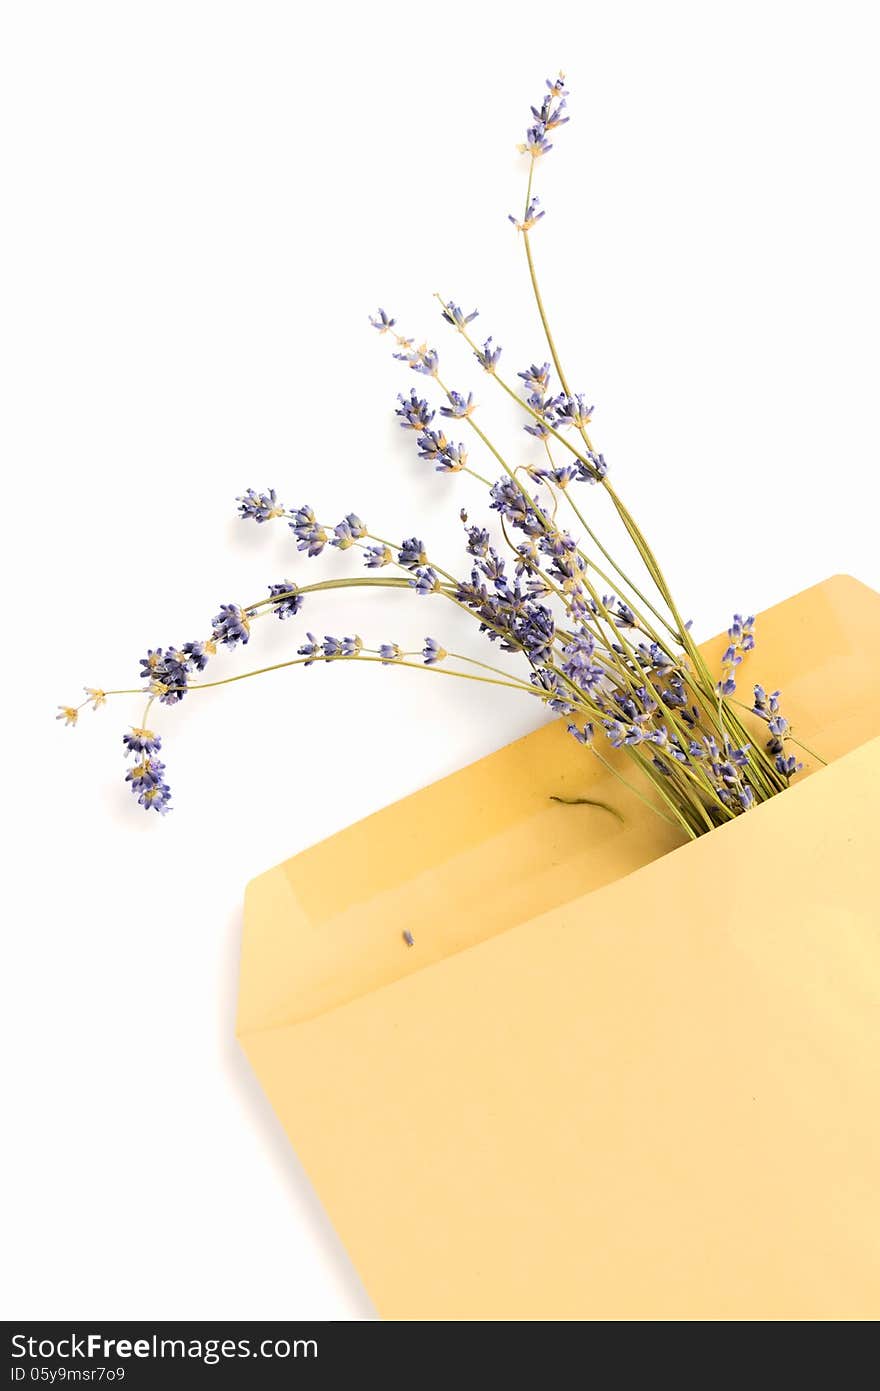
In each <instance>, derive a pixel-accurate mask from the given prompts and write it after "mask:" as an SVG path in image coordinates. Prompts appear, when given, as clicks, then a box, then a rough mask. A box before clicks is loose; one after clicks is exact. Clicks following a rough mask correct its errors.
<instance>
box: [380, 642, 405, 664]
mask: <svg viewBox="0 0 880 1391" xmlns="http://www.w3.org/2000/svg"><path fill="white" fill-rule="evenodd" d="M379 656H380V657H381V658H382V663H383V665H384V666H388V665H389V663H391V662H399V661H400V660H401V659H402V657H403V653H402V652H401V650H400V648H399V647H398V645H397V643H396V642H383V643H382V646H381V647H380V648H379Z"/></svg>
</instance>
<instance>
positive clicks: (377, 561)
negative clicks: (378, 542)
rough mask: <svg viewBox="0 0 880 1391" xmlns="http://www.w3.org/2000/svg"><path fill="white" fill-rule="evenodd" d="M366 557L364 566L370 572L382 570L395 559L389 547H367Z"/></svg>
mask: <svg viewBox="0 0 880 1391" xmlns="http://www.w3.org/2000/svg"><path fill="white" fill-rule="evenodd" d="M364 557H365V559H364V564H365V565H366V567H367V569H368V570H381V569H382V567H383V566H384V565H390V564H391V562H392V560H393V559H394V557H393V555H392V554H391V550H390V549H389V547H388V546H367V548H366V550H365V551H364Z"/></svg>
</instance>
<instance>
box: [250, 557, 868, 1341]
mask: <svg viewBox="0 0 880 1391" xmlns="http://www.w3.org/2000/svg"><path fill="white" fill-rule="evenodd" d="M758 636H759V647H758V649H757V650H756V651H755V652H754V653H752V654H750V656H749V657H748V658H747V664H746V665H745V666H744V667H743V668H742V669H741V673H742V675H741V681H740V685H741V689H742V690H743V691H744V692H747V691H748V690H749V689H750V685H751V683H752V682H753V681H756V680H757V681H761V682H762V683H763V684H765V685H767V686H768V687H774V688H775V686H777V685H778V686H781V687H782V689H783V692H784V708H785V711H786V714H787V715H788V717H789V720H790V722H791V724H792V726H793V728H794V730H795V733H796V734H797V735H798V737H800V738H802V739H803V740H804V742H806V743H807V744H809V745H810V746H811V747H812V748H814V749H816V751H817V752H818V753H819V754H821V755H822V756H823V757H824V758H825V759H827V760H829V766H828V767H825V768H821V769H820V770H819V771H816V772H814V773H811V774H810V775H809V776H804V777H802V778H801V779H799V780H798V781H797V782H796V784H795V785H794V786H793V787H792V788H791V789H790V790H789V791H788V792H786V793H784V794H782V795H781V796H779V797H777V798H775V799H774V800H773V801H771V802H770V803H767V804H765V805H763V806H761V807H758V808H756V809H755V810H753V811H752V812H750V813H749V814H748V815H746V816H742V817H740V818H738V819H737V820H736V821H734V822H731V823H729V824H728V825H726V826H724V827H722V828H721V829H719V830H716V831H714V832H713V833H712V834H711V835H709V836H706V837H703V838H702V839H700V840H698V841H696V842H692V843H688V844H685V845H682V844H681V843H680V840H679V838H678V836H677V834H676V833H675V832H674V831H673V830H672V828H670V827H667V826H665V825H664V824H663V823H662V822H660V821H659V820H658V819H657V818H653V817H652V816H651V814H650V812H648V811H647V810H645V809H642V808H641V807H640V804H638V803H637V802H636V800H635V799H634V798H629V797H627V794H626V793H625V792H623V791H621V790H620V789H619V785H617V784H615V782H614V780H613V779H612V778H610V776H609V775H608V774H604V775H603V770H602V769H601V767H600V766H599V765H598V763H597V761H596V760H595V759H592V758H591V756H590V755H589V752H588V751H587V750H583V749H581V748H580V747H579V746H578V745H576V744H575V742H574V741H573V740H572V739H571V738H570V736H568V735H567V734H566V733H565V730H564V724H563V723H562V722H557V723H554V724H551V725H548V726H546V727H544V728H541V729H539V730H537V731H536V732H535V733H533V734H530V735H527V736H526V737H525V738H524V739H520V740H518V741H517V742H516V743H514V744H511V745H510V746H509V747H507V748H505V749H502V750H501V751H500V752H498V753H496V754H492V755H490V756H489V757H487V758H484V759H482V760H480V761H479V762H478V763H476V764H473V765H472V766H471V767H469V768H465V769H463V770H462V771H461V772H459V773H456V774H454V775H453V776H451V777H448V778H445V779H443V780H442V781H441V782H438V783H436V784H434V785H433V786H432V787H429V788H426V789H425V790H424V791H422V792H419V793H416V794H415V795H414V796H412V797H408V798H406V799H405V800H404V801H402V802H400V803H397V804H396V805H395V806H392V807H389V808H387V809H386V810H385V811H382V812H379V813H377V814H376V815H375V816H372V817H369V818H368V819H367V820H366V821H363V822H361V823H359V824H358V825H356V826H352V827H350V828H349V829H348V830H346V831H343V832H341V833H340V834H339V835H336V836H334V837H332V838H331V839H330V840H328V841H325V842H324V843H322V844H320V845H317V846H315V847H313V848H312V849H311V850H307V851H305V852H304V853H302V854H300V855H297V856H295V857H294V858H293V859H291V860H289V861H287V862H286V863H285V864H283V865H279V866H278V867H277V868H276V869H273V870H271V871H269V872H268V873H267V874H264V875H261V876H260V877H259V878H258V879H256V880H254V881H253V882H252V883H251V884H250V885H249V887H248V891H247V897H246V905H245V924H244V937H243V948H242V965H241V988H240V998H239V1015H238V1034H239V1037H240V1039H241V1042H242V1044H243V1047H244V1048H245V1051H246V1053H247V1055H248V1057H249V1059H250V1061H251V1063H252V1065H253V1067H254V1069H255V1071H256V1073H257V1075H258V1077H259V1079H260V1081H261V1084H262V1086H263V1087H264V1089H265V1091H266V1093H267V1094H268V1097H269V1099H270V1101H271V1103H272V1105H273V1107H274V1108H275V1110H276V1112H277V1114H278V1116H279V1117H280V1119H281V1121H282V1123H283V1125H284V1127H285V1129H286V1131H287V1133H288V1135H289V1137H290V1139H291V1142H292V1143H293V1145H294V1146H295V1148H296V1151H297V1153H298V1155H299V1157H300V1159H301V1160H302V1163H303V1164H304V1166H305V1168H306V1170H307V1172H308V1174H309V1176H310V1178H311V1180H312V1182H313V1183H314V1185H315V1188H316V1189H317V1191H318V1193H319V1195H320V1197H321V1199H322V1201H323V1203H324V1205H325V1207H326V1209H327V1211H328V1213H329V1215H330V1218H331V1220H332V1221H333V1223H334V1225H335V1227H336V1228H337V1230H338V1232H339V1234H340V1236H341V1238H342V1240H343V1242H344V1243H345V1245H346V1247H347V1249H348V1251H349V1254H350V1256H351V1258H352V1260H353V1262H354V1264H355V1266H356V1268H357V1269H358V1271H359V1273H360V1275H361V1277H362V1278H363V1280H364V1282H365V1284H366V1287H367V1290H368V1291H369V1293H370V1295H371V1297H372V1299H373V1301H374V1303H375V1305H376V1308H377V1309H378V1311H379V1313H380V1314H381V1315H382V1316H384V1317H386V1318H398V1319H519V1320H527V1319H626V1320H635V1319H873V1318H876V1317H878V1316H880V906H878V902H880V900H878V891H877V881H876V869H877V865H878V863H880V817H878V813H877V808H878V788H880V738H878V737H877V736H878V735H880V595H877V594H875V593H874V592H873V591H871V590H869V589H867V588H865V587H864V586H863V585H860V584H859V583H858V582H857V581H855V580H853V579H850V578H848V577H844V576H838V577H836V578H834V579H831V580H827V581H825V582H824V583H823V584H820V585H818V586H816V587H815V588H813V589H811V590H808V591H806V592H805V593H803V594H801V595H798V596H796V597H795V598H793V599H790V600H788V601H786V602H785V603H784V604H781V605H779V606H777V607H776V608H775V609H771V610H770V611H768V612H767V613H766V614H764V615H762V617H761V619H760V621H759V626H758ZM725 644H726V639H718V640H715V641H714V642H711V643H708V644H706V645H705V647H704V649H703V650H704V651H705V653H706V655H707V657H708V660H709V662H710V664H714V667H715V668H717V664H718V658H719V657H720V653H721V651H722V650H723V646H724V645H725ZM816 767H818V765H817V764H816V763H815V762H813V763H810V764H809V767H808V769H807V771H808V772H809V771H810V769H811V768H816ZM551 795H561V796H567V797H572V796H586V797H592V798H598V799H601V800H604V801H608V802H613V803H615V804H617V805H619V806H620V809H621V811H622V812H623V813H624V816H625V821H624V823H623V824H621V823H620V822H619V821H618V820H617V819H616V818H615V817H613V816H611V815H609V814H608V813H606V812H603V811H602V810H601V809H598V808H595V807H589V806H567V805H560V804H558V803H554V802H552V801H551V800H550V797H551ZM404 928H409V929H410V930H411V931H412V933H413V935H414V938H415V943H414V945H413V946H412V947H407V946H406V945H405V944H404V942H403V941H402V936H401V934H402V931H403V929H404Z"/></svg>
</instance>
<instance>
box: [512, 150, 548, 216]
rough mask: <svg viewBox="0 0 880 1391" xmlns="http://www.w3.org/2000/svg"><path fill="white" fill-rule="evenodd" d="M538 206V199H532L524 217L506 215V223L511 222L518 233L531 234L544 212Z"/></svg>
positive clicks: (539, 201)
mask: <svg viewBox="0 0 880 1391" xmlns="http://www.w3.org/2000/svg"><path fill="white" fill-rule="evenodd" d="M520 148H522V147H520ZM547 148H548V149H552V148H553V147H552V145H548V146H547ZM540 204H541V200H540V198H532V199H531V201H530V202H529V206H528V207H527V208H526V213H525V217H522V218H519V217H514V215H513V213H508V214H507V220H508V222H512V223H513V225H514V227H515V228H516V230H517V231H518V232H531V230H532V228H533V227H534V226H535V224H536V223H537V222H540V221H541V218H542V217H543V216H544V212H545V210H544V209H543V208H542V207H541V206H540Z"/></svg>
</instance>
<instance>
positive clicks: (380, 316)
mask: <svg viewBox="0 0 880 1391" xmlns="http://www.w3.org/2000/svg"><path fill="white" fill-rule="evenodd" d="M369 318H370V323H371V324H372V325H373V328H375V329H378V330H379V332H380V333H388V332H389V330H391V329H392V328H393V327H394V325H395V324H396V323H397V320H396V319H391V318H389V317H388V315H387V314H386V313H385V310H384V309H377V310H376V316H375V318H374V317H373V315H372V314H371V315H370V316H369Z"/></svg>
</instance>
